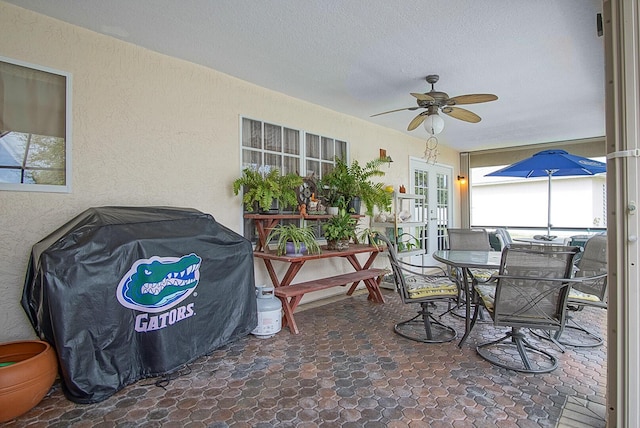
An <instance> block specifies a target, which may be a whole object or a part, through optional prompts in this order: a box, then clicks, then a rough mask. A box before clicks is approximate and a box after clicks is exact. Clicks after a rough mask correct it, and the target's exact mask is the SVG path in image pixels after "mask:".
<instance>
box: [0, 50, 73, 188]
mask: <svg viewBox="0 0 640 428" xmlns="http://www.w3.org/2000/svg"><path fill="white" fill-rule="evenodd" d="M0 62H6V63H8V64H12V65H17V66H20V67H24V68H28V69H33V70H36V71H40V72H44V73H49V74H53V75H57V76H61V77H63V78H64V80H65V92H64V93H65V100H64V101H65V108H64V114H65V118H64V123H65V133H64V152H65V153H64V174H65V180H64V184H60V185H58V184H36V183H4V182H0V191H18V192H46V193H71V182H72V177H71V171H72V158H71V147H72V145H71V139H72V138H71V136H72V87H73V76H72V74H71V73H70V72H67V71H62V70H57V69H54V68H51V67H47V66H42V65H36V64H31V63H28V62H24V61H20V60H16V59H13V58H8V57H5V56H1V55H0ZM0 102H2V101H1V100H0ZM22 134H27V135H35V134H30V133H27V132H22ZM16 169H18V167H17V168H16ZM19 169H20V170H24V169H25V166H24V165H22V166H21V167H19Z"/></svg>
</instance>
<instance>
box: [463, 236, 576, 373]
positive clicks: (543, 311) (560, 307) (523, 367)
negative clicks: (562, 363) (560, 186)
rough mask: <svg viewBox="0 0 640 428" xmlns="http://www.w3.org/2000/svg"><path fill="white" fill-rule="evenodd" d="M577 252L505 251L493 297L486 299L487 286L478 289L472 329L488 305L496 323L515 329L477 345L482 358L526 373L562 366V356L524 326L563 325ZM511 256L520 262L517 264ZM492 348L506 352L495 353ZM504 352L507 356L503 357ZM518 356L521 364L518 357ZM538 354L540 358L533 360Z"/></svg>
mask: <svg viewBox="0 0 640 428" xmlns="http://www.w3.org/2000/svg"><path fill="white" fill-rule="evenodd" d="M577 251H578V249H577V248H575V247H552V246H545V247H543V246H540V247H529V248H525V247H517V248H512V247H507V248H505V249H504V251H503V253H502V260H501V264H500V273H499V275H497V283H496V286H495V295H494V298H493V301H492V302H489V300H490V299H488V298H487V296H485V299H486V300H485V299H483V298H482V297H483V296H482V293H483V290H482V288H481V287H482V286H483V285H482V284H479V285H477V286H476V287H474V290H475V291H476V292H477V293H478V295H479V297H478V302H479V304H478V305H476V308H475V310H474V314H473V319H472V321H471V327H470V328H471V329H473V327H474V325H475V323H476V321H477V319H478V314H479V311H480V308H481V307H485V308H486V309H487V311H488V312H489V314H490V315H491V317H492V319H493V321H494V325H495V326H498V327H500V326H506V327H511V331H509V332H507V333H506V334H505V335H504V336H502V337H500V338H499V339H497V340H493V341H490V342H486V343H482V344H480V345H478V346H477V347H476V351H477V352H478V354H479V355H480V356H481V357H482V358H483V359H485V360H487V361H489V362H490V363H492V364H494V365H497V366H499V367H503V368H506V369H510V370H514V371H518V372H525V373H547V372H550V371H553V370H554V369H555V368H556V367H557V366H558V360H557V358H556V357H555V356H554V355H552V354H551V353H549V352H547V351H545V350H543V349H540V348H538V347H536V346H534V345H533V344H531V343H530V342H529V341H528V340H527V337H526V335H525V333H524V332H523V330H522V329H523V328H529V329H531V328H534V329H536V328H537V329H543V330H547V331H559V330H562V329H563V327H564V324H565V319H566V303H567V300H568V296H569V290H570V282H572V281H573V280H572V279H571V274H572V268H573V263H572V261H573V257H574V256H575V254H576V253H577ZM512 260H515V261H517V262H518V263H519V264H518V265H517V266H514V265H513V263H512ZM534 273H535V275H534ZM509 348H511V350H512V351H513V352H512V351H509ZM514 348H515V349H514ZM492 349H493V350H495V349H500V350H501V351H500V352H499V353H493V352H492ZM515 352H517V354H516V353H515ZM503 355H504V356H505V358H501V357H502V356H503ZM507 356H508V358H506V357H507ZM516 356H517V357H519V360H520V362H517V361H516ZM534 356H535V358H536V360H535V362H534V361H532V357H534Z"/></svg>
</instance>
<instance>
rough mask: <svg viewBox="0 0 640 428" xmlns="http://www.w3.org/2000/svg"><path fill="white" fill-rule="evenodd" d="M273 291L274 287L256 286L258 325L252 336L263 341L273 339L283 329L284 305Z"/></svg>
mask: <svg viewBox="0 0 640 428" xmlns="http://www.w3.org/2000/svg"><path fill="white" fill-rule="evenodd" d="M273 290H274V288H273V287H272V286H268V285H256V297H257V302H258V325H257V326H256V328H255V329H253V331H252V332H251V334H253V335H255V336H257V337H259V338H262V339H267V338H269V337H272V336H273V335H274V334H276V333H277V332H279V331H280V329H281V328H282V303H281V302H280V299H278V298H276V297H275V295H274V294H273Z"/></svg>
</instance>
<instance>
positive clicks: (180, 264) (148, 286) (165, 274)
mask: <svg viewBox="0 0 640 428" xmlns="http://www.w3.org/2000/svg"><path fill="white" fill-rule="evenodd" d="M201 262H202V259H201V258H200V257H198V256H197V255H195V254H193V253H192V254H189V255H185V256H182V257H158V256H153V257H151V258H150V259H140V260H137V261H136V262H135V263H134V264H133V265H132V266H131V269H129V271H128V272H127V273H126V274H125V275H124V276H123V277H122V279H121V280H120V283H119V284H118V290H117V291H116V296H117V298H118V301H119V302H120V304H121V305H123V306H125V307H127V308H130V309H135V310H138V311H147V312H161V311H163V310H166V309H169V308H171V307H173V306H175V305H177V304H178V303H180V302H181V301H183V300H184V299H186V298H187V297H189V295H191V293H193V291H194V290H195V288H196V287H197V286H198V281H199V280H200V263H201Z"/></svg>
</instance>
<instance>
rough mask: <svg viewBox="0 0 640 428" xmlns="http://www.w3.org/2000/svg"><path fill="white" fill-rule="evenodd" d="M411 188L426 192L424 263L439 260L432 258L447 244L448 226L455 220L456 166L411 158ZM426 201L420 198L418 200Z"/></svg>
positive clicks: (419, 193)
mask: <svg viewBox="0 0 640 428" xmlns="http://www.w3.org/2000/svg"><path fill="white" fill-rule="evenodd" d="M409 171H410V174H409V177H410V183H409V185H410V189H411V190H410V192H411V193H415V194H418V195H424V196H425V199H424V204H425V205H426V212H427V219H426V220H427V224H426V226H425V229H424V231H423V232H422V233H421V234H420V239H421V241H422V242H421V244H422V248H424V249H425V254H424V255H423V256H421V257H422V258H423V260H422V263H423V264H425V265H432V264H438V263H437V262H436V261H435V260H433V258H432V256H431V255H432V254H433V252H434V251H436V250H441V249H444V248H445V235H446V232H447V227H449V225H451V224H453V212H452V209H451V207H452V188H453V182H452V177H453V168H451V167H448V166H445V165H439V164H436V165H433V164H430V163H428V162H426V161H425V160H424V159H421V158H414V157H410V158H409ZM418 202H419V203H422V202H423V201H417V203H418Z"/></svg>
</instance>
